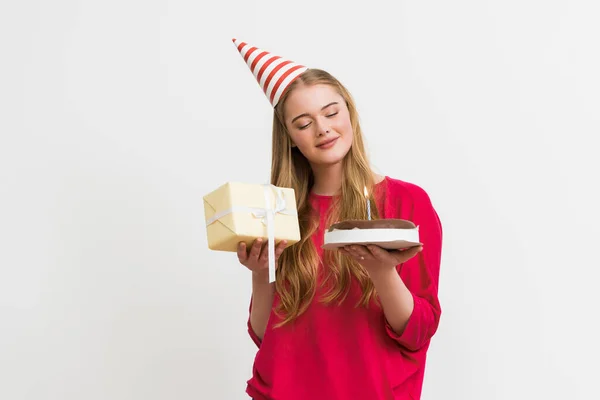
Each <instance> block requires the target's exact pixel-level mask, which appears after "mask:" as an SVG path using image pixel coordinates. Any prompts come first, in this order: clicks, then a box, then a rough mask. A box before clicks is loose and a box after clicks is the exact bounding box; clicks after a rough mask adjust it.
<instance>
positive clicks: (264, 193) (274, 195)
mask: <svg viewBox="0 0 600 400" xmlns="http://www.w3.org/2000/svg"><path fill="white" fill-rule="evenodd" d="M203 199H204V214H205V218H206V233H207V239H208V247H209V248H210V249H211V250H220V251H230V252H236V251H237V247H238V244H239V242H245V243H246V246H247V247H250V246H252V244H253V243H254V241H255V240H256V239H257V238H263V239H267V240H268V241H269V243H270V244H271V245H270V246H269V251H273V250H274V247H275V244H276V243H278V242H280V241H282V240H286V241H287V246H291V245H293V244H294V243H296V242H298V241H300V225H299V223H298V214H297V208H296V207H297V206H296V196H295V193H294V190H293V189H291V188H280V187H276V186H274V185H268V184H267V185H261V184H250V183H241V182H228V183H226V184H224V185H222V186H221V187H219V188H217V189H216V190H214V191H212V192H211V193H209V194H207V195H205V196H204V197H203ZM272 258H273V257H269V261H271V259H272ZM269 268H270V270H272V271H270V274H269V275H270V278H271V279H270V281H272V279H274V268H272V266H271V265H270V266H269Z"/></svg>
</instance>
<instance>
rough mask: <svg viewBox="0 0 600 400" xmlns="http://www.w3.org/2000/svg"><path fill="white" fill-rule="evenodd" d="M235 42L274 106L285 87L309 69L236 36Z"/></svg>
mask: <svg viewBox="0 0 600 400" xmlns="http://www.w3.org/2000/svg"><path fill="white" fill-rule="evenodd" d="M233 44H235V46H236V47H237V49H238V51H239V52H240V55H241V56H242V57H243V58H244V61H245V62H246V64H248V68H250V71H251V72H252V73H253V74H254V78H256V81H257V82H258V84H259V85H260V88H261V89H262V90H263V92H264V94H265V96H267V99H268V100H269V102H270V103H271V105H272V106H273V107H275V106H276V105H277V103H278V102H279V99H280V98H281V95H282V94H283V92H284V91H285V89H287V87H288V86H289V85H290V84H291V83H292V82H293V81H294V80H295V79H296V78H297V77H298V76H299V75H300V74H302V73H303V72H304V71H306V70H307V69H308V68H307V67H305V66H303V65H299V64H296V63H294V62H292V61H289V60H286V59H284V58H281V57H279V56H276V55H273V54H271V53H269V52H268V51H265V50H261V49H259V48H257V47H254V46H250V45H249V44H247V43H246V42H242V41H239V40H237V39H235V38H234V39H233Z"/></svg>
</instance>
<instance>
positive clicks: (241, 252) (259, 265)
mask: <svg viewBox="0 0 600 400" xmlns="http://www.w3.org/2000/svg"><path fill="white" fill-rule="evenodd" d="M286 245H287V241H286V240H282V241H281V242H279V244H277V245H276V246H275V267H276V268H277V260H278V259H279V256H280V255H281V253H283V250H284V249H285V247H286ZM268 247H269V242H268V241H263V239H262V238H258V239H256V240H255V241H254V243H253V244H252V247H250V248H249V249H248V248H247V246H246V243H244V242H240V243H239V244H238V249H237V255H238V259H239V260H240V263H241V264H242V265H243V266H245V267H246V268H248V269H249V270H250V271H252V272H253V273H260V272H264V271H267V270H268V269H269V249H268Z"/></svg>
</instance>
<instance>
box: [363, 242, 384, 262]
mask: <svg viewBox="0 0 600 400" xmlns="http://www.w3.org/2000/svg"><path fill="white" fill-rule="evenodd" d="M367 248H368V249H369V251H370V252H371V255H372V256H373V258H375V259H377V260H379V261H384V260H386V259H387V258H388V257H389V256H390V253H389V252H388V251H387V250H385V249H382V248H381V247H379V246H375V245H374V244H371V245H369V246H367Z"/></svg>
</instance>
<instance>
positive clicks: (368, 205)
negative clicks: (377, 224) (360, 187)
mask: <svg viewBox="0 0 600 400" xmlns="http://www.w3.org/2000/svg"><path fill="white" fill-rule="evenodd" d="M365 197H366V198H367V218H368V219H369V221H370V220H371V200H369V192H368V191H367V187H366V186H365Z"/></svg>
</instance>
